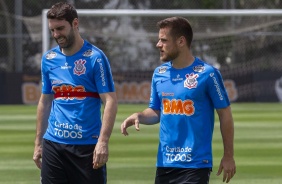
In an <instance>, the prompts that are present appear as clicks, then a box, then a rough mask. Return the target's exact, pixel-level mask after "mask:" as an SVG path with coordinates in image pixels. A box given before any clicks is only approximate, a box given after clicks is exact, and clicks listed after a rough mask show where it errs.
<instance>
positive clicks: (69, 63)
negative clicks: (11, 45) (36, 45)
mask: <svg viewBox="0 0 282 184" xmlns="http://www.w3.org/2000/svg"><path fill="white" fill-rule="evenodd" d="M47 18H48V25H49V29H50V31H51V33H52V36H53V38H54V39H55V40H56V42H57V43H58V46H56V47H54V48H52V49H51V50H49V51H47V52H46V53H45V54H44V55H43V57H42V66H41V69H42V71H41V73H42V94H41V97H40V99H39V102H38V107H37V124H36V138H35V147H34V155H33V160H34V162H35V164H36V165H37V167H38V168H39V169H41V183H42V184H50V183H61V184H78V183H79V184H89V183H93V184H104V183H106V182H107V175H106V174H107V173H106V162H107V161H108V156H109V150H108V143H109V139H110V136H111V133H112V129H113V126H114V121H115V118H116V113H117V97H116V93H115V88H114V82H113V78H112V73H111V68H110V64H109V61H108V59H107V57H106V56H105V54H104V53H103V51H101V50H100V49H99V48H97V47H95V46H94V45H92V44H90V43H89V42H87V41H86V40H84V39H82V37H81V36H80V34H79V30H78V27H79V21H78V15H77V11H76V10H75V8H74V7H73V6H72V5H71V4H69V3H62V2H60V3H56V4H55V5H53V6H52V7H51V9H50V10H49V11H48V13H47ZM102 103H103V104H104V113H103V118H102V119H101V112H100V109H101V104H102Z"/></svg>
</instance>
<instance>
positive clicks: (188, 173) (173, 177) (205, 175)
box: [155, 167, 211, 184]
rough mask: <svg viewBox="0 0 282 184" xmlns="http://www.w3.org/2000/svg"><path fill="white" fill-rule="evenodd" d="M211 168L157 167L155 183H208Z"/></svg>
mask: <svg viewBox="0 0 282 184" xmlns="http://www.w3.org/2000/svg"><path fill="white" fill-rule="evenodd" d="M210 173H211V168H201V169H188V168H168V167H158V168H157V171H156V178H155V184H208V183H209V179H210Z"/></svg>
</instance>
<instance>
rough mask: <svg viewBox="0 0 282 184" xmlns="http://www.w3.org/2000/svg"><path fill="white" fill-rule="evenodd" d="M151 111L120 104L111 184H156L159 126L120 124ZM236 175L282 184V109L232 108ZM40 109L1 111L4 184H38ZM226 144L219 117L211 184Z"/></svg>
mask: <svg viewBox="0 0 282 184" xmlns="http://www.w3.org/2000/svg"><path fill="white" fill-rule="evenodd" d="M146 106H147V105H143V104H142V105H140V104H138V105H137V104H136V105H129V104H120V105H119V110H118V114H117V119H116V123H115V127H114V130H113V134H112V137H111V140H110V147H109V151H110V156H109V162H108V164H107V167H108V184H152V183H154V176H155V160H156V152H157V147H158V127H159V126H158V125H152V126H145V125H141V126H140V131H139V132H137V131H135V129H134V128H133V127H131V128H129V136H126V137H125V136H123V135H122V134H121V133H120V124H121V122H122V121H123V120H124V119H125V118H126V117H127V116H129V115H130V114H132V113H133V112H136V111H142V110H143V109H144V108H146ZM231 107H232V112H233V118H234V122H235V160H236V164H237V173H236V175H235V177H234V178H233V179H232V180H231V182H230V183H231V184H265V183H273V184H282V174H281V172H282V103H233V104H232V105H231ZM35 121H36V106H28V105H2V106H0V184H38V183H39V172H40V171H39V170H38V169H37V168H36V166H35V164H34V163H33V160H32V155H33V143H34V137H35ZM222 150H223V148H222V140H221V135H220V131H219V122H218V119H217V117H216V123H215V131H214V139H213V154H214V168H213V172H212V174H211V181H210V183H211V184H217V183H222V182H221V181H222V175H220V176H216V172H217V169H218V165H219V162H220V159H221V156H222V153H223V152H222Z"/></svg>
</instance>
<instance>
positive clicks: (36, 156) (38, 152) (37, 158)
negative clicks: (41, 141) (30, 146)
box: [33, 146, 42, 169]
mask: <svg viewBox="0 0 282 184" xmlns="http://www.w3.org/2000/svg"><path fill="white" fill-rule="evenodd" d="M41 158H42V146H35V147H34V153H33V161H34V162H35V164H36V166H37V167H38V168H39V169H41V165H42V162H41Z"/></svg>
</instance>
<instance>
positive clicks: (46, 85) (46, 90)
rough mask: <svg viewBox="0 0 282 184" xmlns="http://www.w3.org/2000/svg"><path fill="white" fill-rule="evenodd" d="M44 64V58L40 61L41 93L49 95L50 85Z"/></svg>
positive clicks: (50, 91)
mask: <svg viewBox="0 0 282 184" xmlns="http://www.w3.org/2000/svg"><path fill="white" fill-rule="evenodd" d="M45 62H46V61H45V59H44V57H42V60H41V81H42V89H41V92H42V93H43V94H51V93H52V85H51V83H50V79H49V77H48V73H47V69H46V66H45V65H44V63H45Z"/></svg>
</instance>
